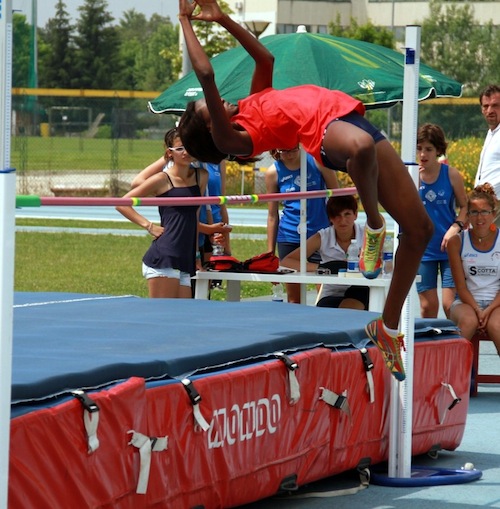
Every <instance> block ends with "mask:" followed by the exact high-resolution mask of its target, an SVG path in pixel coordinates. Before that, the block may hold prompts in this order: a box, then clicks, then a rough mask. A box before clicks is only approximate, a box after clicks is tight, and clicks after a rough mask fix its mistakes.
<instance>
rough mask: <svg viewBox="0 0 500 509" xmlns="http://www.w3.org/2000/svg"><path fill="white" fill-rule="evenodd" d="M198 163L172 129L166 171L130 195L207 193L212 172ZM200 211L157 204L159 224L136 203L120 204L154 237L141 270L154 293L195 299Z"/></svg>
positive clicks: (167, 139) (167, 143) (167, 138)
mask: <svg viewBox="0 0 500 509" xmlns="http://www.w3.org/2000/svg"><path fill="white" fill-rule="evenodd" d="M193 161H194V159H193V158H192V157H191V156H190V155H189V154H188V153H187V151H186V149H185V148H184V146H183V144H182V141H181V138H180V136H179V133H178V131H177V129H176V128H173V129H170V130H169V131H168V132H167V133H166V134H165V166H164V168H163V171H161V172H159V173H155V174H153V175H152V176H150V177H149V178H147V179H146V180H145V181H144V182H143V183H141V184H140V185H139V186H137V187H135V188H133V189H131V190H130V191H129V192H128V193H127V194H126V195H125V198H129V197H143V196H157V197H198V196H202V195H203V194H204V192H205V189H206V186H207V180H208V173H207V171H206V170H204V169H202V168H194V167H193V166H192V164H191V163H192V162H193ZM198 209H199V206H198V205H187V206H164V205H161V206H159V207H158V211H159V213H160V218H161V223H160V224H159V225H157V224H154V223H152V222H150V221H148V220H147V219H146V218H145V217H144V216H142V215H141V214H140V213H139V212H137V211H136V210H135V209H134V208H133V207H128V206H119V207H116V210H118V212H120V213H121V214H123V215H124V216H125V217H126V218H127V219H128V220H129V221H132V222H133V223H135V224H137V225H139V226H141V227H142V228H144V229H146V230H147V231H148V233H149V234H150V235H151V236H152V237H153V238H154V239H153V242H152V244H151V246H150V247H149V249H148V250H147V252H146V254H145V255H144V257H143V259H142V262H143V264H142V272H143V276H144V277H145V278H146V279H147V281H148V289H149V296H150V297H152V298H184V299H190V298H192V290H191V276H194V274H195V272H196V263H197V262H196V260H197V258H198V256H197V253H198V214H199V210H198ZM198 264H199V263H198Z"/></svg>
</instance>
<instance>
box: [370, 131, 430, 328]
mask: <svg viewBox="0 0 500 509" xmlns="http://www.w3.org/2000/svg"><path fill="white" fill-rule="evenodd" d="M376 147H377V161H378V166H379V181H378V193H379V200H380V204H381V205H382V206H383V207H384V209H385V210H386V211H387V213H388V214H390V215H391V217H392V218H393V219H394V221H395V222H396V223H397V224H398V225H399V229H400V232H401V234H400V238H399V246H398V249H397V252H396V257H395V261H394V272H393V275H392V281H391V285H390V287H389V292H388V294H387V300H386V303H385V307H384V312H383V315H382V316H383V319H384V323H385V324H386V325H387V326H388V327H391V328H394V329H397V328H398V324H399V318H400V315H401V310H402V308H403V304H404V301H405V299H406V297H407V295H408V292H409V291H410V288H411V285H412V284H413V281H414V280H415V276H416V275H417V271H418V267H419V265H420V260H421V259H422V255H423V254H424V251H425V248H426V247H427V243H428V242H429V240H430V238H431V236H432V232H433V229H434V226H433V224H432V221H431V220H430V218H429V216H428V215H427V212H426V211H425V208H424V205H423V204H422V200H421V199H420V196H419V194H418V191H417V187H416V186H415V183H414V182H413V180H412V178H411V176H410V174H409V172H408V170H407V169H406V166H405V165H404V164H403V162H402V161H401V159H400V157H399V156H398V154H397V153H396V151H395V150H394V148H393V147H392V145H391V144H390V143H389V142H388V141H387V140H383V141H381V142H379V143H377V145H376Z"/></svg>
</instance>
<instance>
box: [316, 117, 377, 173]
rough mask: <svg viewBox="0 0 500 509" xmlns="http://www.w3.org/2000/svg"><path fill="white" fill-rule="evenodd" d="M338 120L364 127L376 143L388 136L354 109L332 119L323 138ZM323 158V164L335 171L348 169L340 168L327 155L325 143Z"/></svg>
mask: <svg viewBox="0 0 500 509" xmlns="http://www.w3.org/2000/svg"><path fill="white" fill-rule="evenodd" d="M337 120H342V122H348V123H349V124H352V125H355V126H356V127H359V128H360V129H363V131H365V132H367V133H368V134H369V135H370V136H371V137H372V138H373V140H374V141H375V143H378V142H379V141H382V140H385V139H386V137H385V136H384V135H383V134H382V133H381V132H380V131H379V130H378V129H377V128H376V127H375V126H374V125H373V124H371V123H370V122H368V120H366V118H365V117H363V115H361V114H360V113H358V112H357V111H353V112H351V113H349V114H348V115H345V116H344V117H339V118H336V119H335V120H332V121H331V122H330V123H329V124H328V125H327V126H326V128H325V131H324V132H323V138H324V137H325V134H326V130H327V129H328V127H329V126H330V124H332V123H333V122H337ZM321 159H322V162H323V165H324V166H326V167H327V168H330V169H331V170H335V171H344V172H345V171H347V169H346V168H339V167H338V166H335V165H334V164H333V163H332V162H331V161H330V160H329V159H328V157H327V156H326V153H325V151H324V149H323V144H322V145H321Z"/></svg>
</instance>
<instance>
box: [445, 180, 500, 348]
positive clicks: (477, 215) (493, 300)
mask: <svg viewBox="0 0 500 509" xmlns="http://www.w3.org/2000/svg"><path fill="white" fill-rule="evenodd" d="M496 208H497V198H496V196H495V191H494V189H493V186H492V185H491V184H489V183H484V184H481V185H479V186H477V187H475V188H474V189H473V190H472V191H471V192H470V193H469V195H468V198H467V218H468V221H469V229H467V230H464V231H463V232H462V233H461V234H459V235H455V236H454V237H452V238H451V239H450V240H449V242H448V256H449V259H450V265H451V272H452V275H453V279H454V281H455V287H456V289H457V294H458V295H457V298H456V300H455V301H454V302H453V304H452V305H451V309H450V318H451V319H452V320H453V321H454V322H455V323H456V324H457V325H458V327H459V328H460V331H461V333H462V336H463V337H465V338H467V339H469V340H470V339H471V338H472V336H474V334H475V333H476V331H477V330H483V331H485V332H486V334H487V335H488V337H489V338H490V339H491V340H492V341H493V343H494V344H495V346H496V349H497V351H498V353H499V355H500V277H499V275H500V235H499V234H498V232H499V230H498V228H497V227H496V225H495V223H494V220H495V212H496Z"/></svg>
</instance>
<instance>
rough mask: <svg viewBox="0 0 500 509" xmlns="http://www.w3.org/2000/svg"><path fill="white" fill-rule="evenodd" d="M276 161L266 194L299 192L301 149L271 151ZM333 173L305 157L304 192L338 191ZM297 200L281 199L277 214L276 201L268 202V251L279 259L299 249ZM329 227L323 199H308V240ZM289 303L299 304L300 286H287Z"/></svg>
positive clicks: (269, 171) (314, 257)
mask: <svg viewBox="0 0 500 509" xmlns="http://www.w3.org/2000/svg"><path fill="white" fill-rule="evenodd" d="M271 155H272V156H273V158H274V159H275V163H273V164H272V165H271V166H270V167H269V168H268V169H267V171H266V175H265V182H266V192H267V193H291V192H299V191H300V150H299V147H298V146H297V147H295V148H292V149H290V150H284V149H278V150H272V151H271ZM338 187H339V186H338V182H337V177H336V174H335V172H333V171H331V170H329V169H328V168H325V167H324V166H321V165H320V164H318V163H317V162H316V161H315V160H314V158H313V157H312V156H311V155H309V154H307V190H308V191H315V190H320V189H334V188H338ZM299 224H300V200H283V210H282V213H281V217H280V215H279V202H277V201H270V202H268V215H267V250H268V251H271V252H273V253H274V252H275V251H276V244H278V257H279V259H280V260H282V259H283V258H285V256H287V255H288V254H289V253H291V252H292V251H294V250H295V249H297V248H298V247H299V246H300V232H299ZM329 225H330V222H329V220H328V215H327V213H326V207H325V200H324V199H322V198H318V199H314V200H307V238H309V237H311V235H314V234H315V233H316V232H317V231H318V230H321V229H322V228H327V227H328V226H329ZM308 260H309V261H311V262H316V263H319V261H320V256H319V254H318V253H313V255H312V256H310V257H309V258H308ZM286 292H287V300H288V302H293V303H300V285H299V284H295V283H287V284H286Z"/></svg>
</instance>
